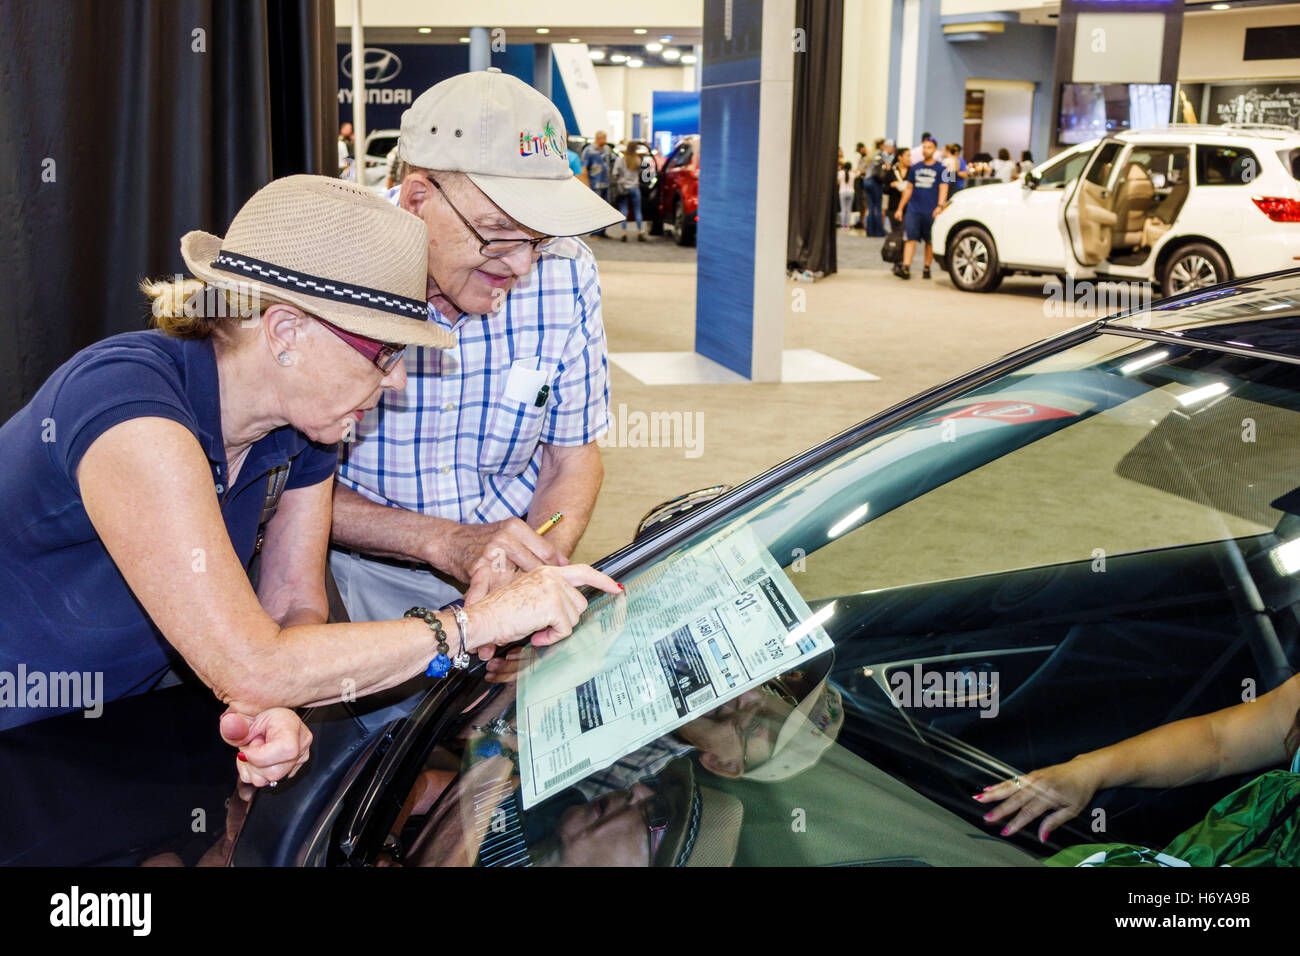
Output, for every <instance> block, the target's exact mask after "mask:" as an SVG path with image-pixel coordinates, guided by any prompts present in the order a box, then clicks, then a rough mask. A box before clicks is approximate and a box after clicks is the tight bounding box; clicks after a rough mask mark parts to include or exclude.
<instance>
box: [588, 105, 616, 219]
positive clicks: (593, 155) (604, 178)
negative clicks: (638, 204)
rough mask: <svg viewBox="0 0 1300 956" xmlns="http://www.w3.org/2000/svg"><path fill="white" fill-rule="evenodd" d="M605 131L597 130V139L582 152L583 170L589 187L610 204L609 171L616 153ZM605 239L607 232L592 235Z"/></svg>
mask: <svg viewBox="0 0 1300 956" xmlns="http://www.w3.org/2000/svg"><path fill="white" fill-rule="evenodd" d="M605 139H606V137H605V131H604V130H603V129H598V130H596V138H595V139H593V140H592V141H591V143H590V144H588V146H587V148H586V149H584V150H583V151H582V168H583V169H585V170H586V171H587V185H588V186H590V187H591V191H592V192H594V193H595V194H596V195H597V196H599V197H600V198H601V199H603V200H605V201H606V202H609V170H610V166H611V165H612V163H613V160H614V151H613V150H612V149H610V148H609V147H608V146H607V145H606V144H605ZM592 235H595V236H599V237H600V238H601V239H604V238H605V230H604V229H602V230H600V232H596V233H592Z"/></svg>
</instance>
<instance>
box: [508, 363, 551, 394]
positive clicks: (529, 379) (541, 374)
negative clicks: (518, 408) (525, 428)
mask: <svg viewBox="0 0 1300 956" xmlns="http://www.w3.org/2000/svg"><path fill="white" fill-rule="evenodd" d="M526 361H527V359H525V360H523V362H516V363H515V364H514V365H512V366H510V372H509V373H508V374H507V375H506V389H505V393H504V397H505V398H506V400H507V401H511V402H518V403H519V404H521V405H532V404H533V402H534V401H535V400H536V399H537V392H538V391H539V390H540V389H541V387H542V386H543V385H545V384H546V372H545V371H544V370H541V369H533V368H528V367H527V366H526V365H525V364H524V362H526Z"/></svg>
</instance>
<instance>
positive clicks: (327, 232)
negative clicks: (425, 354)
mask: <svg viewBox="0 0 1300 956" xmlns="http://www.w3.org/2000/svg"><path fill="white" fill-rule="evenodd" d="M427 242H428V237H427V235H426V232H425V227H424V223H423V222H421V221H420V219H418V218H417V217H415V216H413V215H411V214H410V213H408V212H405V211H403V210H401V209H398V208H397V207H396V206H393V205H392V204H390V203H389V202H387V201H386V200H384V199H383V198H382V197H380V196H377V195H375V194H374V193H372V192H370V191H369V190H366V189H362V188H361V187H359V186H356V185H354V184H352V183H346V182H343V181H342V180H339V179H330V178H328V177H326V176H305V175H302V176H286V177H284V178H283V179H277V180H274V181H273V182H271V183H268V184H267V185H266V186H263V187H262V188H261V189H259V190H258V191H257V192H255V193H254V194H253V195H252V197H251V198H250V199H249V200H248V202H246V203H244V206H243V208H242V209H240V210H239V212H238V213H236V214H235V219H234V221H233V222H231V224H230V228H229V229H228V230H226V235H225V237H224V238H221V237H218V236H213V235H210V234H209V233H206V232H199V231H194V232H187V233H186V234H185V235H184V236H183V237H182V238H181V256H182V257H183V258H184V259H185V264H186V265H187V266H188V267H189V269H190V271H191V272H192V273H193V274H194V276H195V277H196V278H198V279H202V280H203V281H204V282H207V283H209V284H211V285H214V286H218V287H227V288H229V287H231V286H235V285H236V284H238V288H239V291H240V293H241V295H242V296H253V297H255V300H261V301H266V302H281V303H286V304H288V305H292V306H296V307H297V308H299V309H302V310H303V311H304V312H307V313H309V314H311V315H313V316H316V317H318V318H321V319H324V320H325V321H327V322H329V323H331V324H333V325H337V326H338V327H339V328H341V329H345V330H347V331H348V332H353V333H355V334H357V335H364V336H366V337H367V338H372V339H378V340H380V341H383V342H390V343H393V344H397V345H424V346H429V347H431V348H444V349H445V348H450V347H451V346H453V345H455V344H456V340H455V338H454V337H452V335H451V334H450V333H448V332H446V331H444V330H443V329H441V328H439V327H438V326H437V325H436V324H434V323H433V322H430V321H429V305H428V301H427V300H426V299H425V290H426V272H427V270H428V253H427V251H426V244H427Z"/></svg>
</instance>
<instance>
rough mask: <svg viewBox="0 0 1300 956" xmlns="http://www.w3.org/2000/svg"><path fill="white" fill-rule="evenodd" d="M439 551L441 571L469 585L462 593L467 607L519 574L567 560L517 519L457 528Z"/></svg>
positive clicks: (450, 532) (449, 533) (464, 525)
mask: <svg viewBox="0 0 1300 956" xmlns="http://www.w3.org/2000/svg"><path fill="white" fill-rule="evenodd" d="M441 549H442V552H443V554H444V555H446V562H447V564H448V567H446V568H444V570H446V571H447V572H448V573H450V574H452V575H454V576H455V577H456V578H457V579H458V580H461V581H464V582H466V583H467V584H468V585H469V590H468V591H466V592H465V603H466V604H467V605H468V604H473V603H474V602H475V601H477V600H479V599H480V598H481V597H483V595H485V594H487V593H488V592H489V591H494V590H496V589H497V588H498V587H501V586H502V585H505V584H508V583H509V582H510V581H513V580H514V578H515V576H516V575H517V574H518V573H519V572H521V571H531V570H533V569H534V568H539V567H541V566H542V565H546V564H551V565H559V566H563V565H566V564H568V563H569V559H568V558H566V557H565V556H564V555H563V554H561V553H560V552H559V551H558V550H556V548H555V547H554V546H553V545H552V544H551V543H550V542H549V541H547V540H546V539H545V538H543V537H542V536H541V535H540V534H538V533H537V532H536V531H534V530H533V529H532V528H530V527H528V525H527V524H526V523H525V522H524V521H522V520H521V519H519V518H507V519H505V520H504V521H493V522H492V523H491V524H462V525H456V526H455V527H454V528H452V529H451V530H450V531H449V532H448V533H447V538H446V540H445V541H443V542H441Z"/></svg>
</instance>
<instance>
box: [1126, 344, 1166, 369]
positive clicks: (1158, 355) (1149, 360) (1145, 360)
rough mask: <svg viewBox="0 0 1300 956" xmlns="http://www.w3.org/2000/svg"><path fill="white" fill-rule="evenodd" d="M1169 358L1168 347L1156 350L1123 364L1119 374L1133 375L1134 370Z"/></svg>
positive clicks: (1157, 363) (1148, 366)
mask: <svg viewBox="0 0 1300 956" xmlns="http://www.w3.org/2000/svg"><path fill="white" fill-rule="evenodd" d="M1167 358H1169V350H1168V349H1160V350H1159V351H1156V352H1150V353H1148V354H1147V355H1143V356H1142V357H1141V358H1135V359H1134V360H1133V361H1131V362H1128V363H1126V364H1124V365H1121V366H1120V367H1119V374H1121V375H1132V374H1133V373H1134V372H1140V371H1142V370H1143V369H1144V368H1150V367H1151V366H1152V365H1159V364H1160V363H1161V362H1163V361H1164V360H1165V359H1167Z"/></svg>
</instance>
